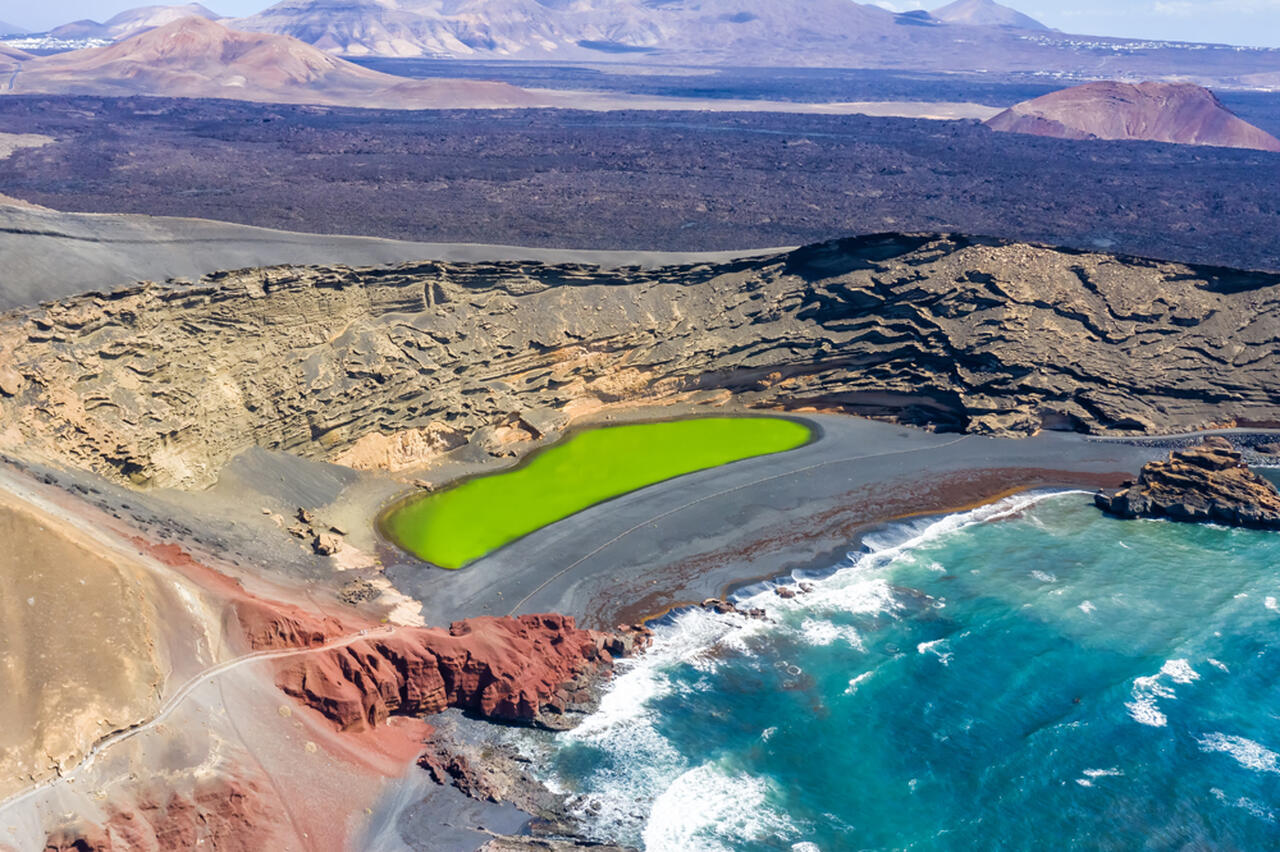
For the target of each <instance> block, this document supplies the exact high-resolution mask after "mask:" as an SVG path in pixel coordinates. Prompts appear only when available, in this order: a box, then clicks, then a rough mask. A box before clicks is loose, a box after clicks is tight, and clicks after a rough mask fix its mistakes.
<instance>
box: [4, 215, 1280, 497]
mask: <svg viewBox="0 0 1280 852" xmlns="http://www.w3.org/2000/svg"><path fill="white" fill-rule="evenodd" d="M1278 348H1280V276H1277V275H1268V274H1262V273H1249V272H1236V271H1231V270H1224V269H1216V268H1207V267H1190V266H1185V265H1181V264H1174V263H1161V262H1155V261H1145V260H1139V259H1133V258H1123V257H1116V256H1111V255H1106V254H1090V253H1081V252H1071V251H1063V250H1056V249H1051V248H1046V247H1041V246H1032V245H1026V244H1019V243H1006V242H1001V241H997V240H989V239H973V238H964V237H957V236H924V235H917V236H911V235H878V236H872V237H862V238H856V239H850V240H842V241H836V242H832V243H826V244H822V245H817V246H811V247H808V248H804V249H800V250H798V251H796V252H792V253H789V254H783V255H777V256H773V257H766V258H760V259H755V260H742V261H735V262H731V263H726V264H722V265H710V264H703V265H694V266H681V267H669V268H664V269H658V270H640V269H623V270H601V269H598V268H596V267H590V266H575V265H558V266H543V265H538V264H521V263H493V264H444V263H424V264H414V265H400V266H393V267H384V268H370V269H350V268H344V267H278V268H270V269H256V270H245V271H239V272H233V273H220V274H218V275H214V276H209V277H207V278H205V279H204V280H203V281H201V282H199V283H198V284H195V285H190V284H172V283H171V284H168V285H157V284H143V285H139V286H137V287H134V288H132V289H127V290H122V291H118V292H115V293H111V294H89V295H85V296H80V297H76V298H71V299H65V300H62V301H59V302H55V303H50V304H46V305H43V306H40V307H34V308H29V309H22V310H18V311H14V312H10V313H8V314H5V315H3V316H0V449H5V450H7V451H9V452H17V453H27V454H36V455H40V456H43V457H46V458H50V459H53V460H59V461H62V462H65V463H69V464H73V465H76V466H83V467H88V468H90V469H93V470H95V471H98V472H100V473H103V474H105V475H107V476H110V477H112V478H116V479H122V480H130V481H132V482H134V483H135V484H143V485H156V486H177V487H184V488H198V487H203V486H206V485H208V484H210V483H212V482H213V481H215V480H216V478H217V475H218V471H219V470H220V468H221V466H222V465H223V464H224V463H225V462H226V461H227V460H228V459H229V458H230V457H231V456H233V455H234V454H235V453H237V452H239V451H240V450H242V449H244V448H246V447H248V446H250V445H254V444H257V445H260V446H264V447H270V448H278V449H283V450H287V451H291V452H295V453H299V454H302V455H305V456H310V457H320V458H328V459H333V460H339V461H344V462H347V463H351V464H353V465H357V466H359V465H362V464H364V465H389V466H394V465H396V464H400V463H412V462H414V461H420V460H423V459H424V458H427V457H429V456H430V455H431V454H433V453H437V452H442V451H444V450H447V449H450V448H452V447H455V446H458V445H460V444H461V443H463V442H465V441H468V440H470V441H473V442H477V443H478V444H479V445H480V446H486V447H488V446H498V445H500V444H501V441H502V440H503V439H504V437H510V435H511V434H512V433H515V434H518V435H521V436H523V435H527V434H534V435H536V434H539V433H541V432H543V431H547V430H548V429H553V428H559V427H561V426H563V425H564V424H565V423H566V422H568V421H569V420H570V419H572V418H573V417H575V416H578V415H581V414H584V413H587V412H590V411H592V410H597V409H599V408H600V407H601V406H603V405H608V404H611V403H629V402H635V403H654V402H666V401H669V402H676V401H692V402H698V401H705V402H723V401H725V400H727V399H730V398H732V399H734V400H735V401H737V402H739V403H742V404H746V405H752V406H758V407H790V408H796V407H802V406H819V407H830V408H840V409H844V410H847V411H852V412H857V413H862V414H869V415H875V416H884V417H890V418H894V419H897V420H900V421H902V422H910V423H916V424H922V425H929V426H932V427H935V428H940V429H951V430H965V431H969V432H974V433H993V434H994V433H1002V434H1019V433H1022V434H1026V433H1031V432H1033V431H1035V430H1037V429H1040V428H1044V427H1049V428H1074V429H1080V430H1086V431H1092V432H1101V431H1116V430H1123V431H1135V432H1143V431H1154V430H1161V431H1163V430H1180V429H1191V428H1195V427H1203V426H1209V425H1214V424H1221V423H1228V422H1269V423H1276V422H1280V382H1276V381H1275V377H1276V376H1277V375H1280V373H1278V372H1277V370H1278V368H1280V355H1278Z"/></svg>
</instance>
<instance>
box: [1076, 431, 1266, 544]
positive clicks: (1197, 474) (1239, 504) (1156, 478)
mask: <svg viewBox="0 0 1280 852" xmlns="http://www.w3.org/2000/svg"><path fill="white" fill-rule="evenodd" d="M1094 502H1095V503H1096V504H1097V506H1098V507H1099V508H1101V509H1102V510H1103V511H1106V512H1109V513H1110V514H1113V515H1118V516H1119V517H1122V518H1139V517H1143V518H1169V519H1171V520H1175V521H1211V522H1213V523H1220V524H1229V525H1231V526H1240V527H1254V528H1258V529H1273V530H1280V491H1277V490H1276V487H1275V486H1274V485H1273V484H1271V482H1269V481H1268V480H1266V479H1264V478H1263V477H1261V476H1259V475H1258V474H1256V473H1254V472H1253V471H1251V470H1249V469H1248V468H1247V467H1246V466H1245V464H1244V462H1243V461H1241V456H1240V453H1239V452H1237V451H1236V450H1235V449H1233V448H1232V446H1231V444H1230V442H1228V441H1227V440H1226V439H1224V438H1220V437H1216V436H1215V437H1211V438H1209V439H1207V440H1206V441H1205V442H1204V443H1203V444H1201V445H1200V446H1198V447H1192V448H1191V449H1186V450H1174V451H1173V452H1171V453H1170V454H1169V458H1168V460H1167V461H1153V462H1150V463H1149V464H1147V465H1145V466H1144V467H1143V468H1142V473H1141V474H1140V475H1139V477H1138V481H1137V482H1135V483H1133V484H1131V485H1128V486H1127V487H1125V488H1123V489H1121V490H1119V491H1115V492H1099V493H1098V494H1097V495H1095V497H1094Z"/></svg>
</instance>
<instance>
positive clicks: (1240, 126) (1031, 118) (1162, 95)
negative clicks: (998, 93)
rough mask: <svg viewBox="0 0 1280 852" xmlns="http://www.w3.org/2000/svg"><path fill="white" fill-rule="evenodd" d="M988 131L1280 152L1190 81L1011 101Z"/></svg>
mask: <svg viewBox="0 0 1280 852" xmlns="http://www.w3.org/2000/svg"><path fill="white" fill-rule="evenodd" d="M986 123H987V126H988V127H990V128H992V129H993V130H999V131H1005V132H1011V133H1027V134H1031V135H1034V136H1053V137H1057V138H1060V139H1111V140H1144V141H1150V142H1173V143H1177V144H1181V145H1216V146H1220V147H1224V148H1252V149H1256V150H1260V151H1280V139H1276V137H1274V136H1272V135H1271V134H1270V133H1267V132H1266V131H1264V130H1261V129H1259V128H1257V127H1254V126H1253V125H1252V124H1249V123H1248V122H1246V121H1244V120H1242V119H1240V118H1239V117H1237V116H1236V115H1235V114H1234V113H1232V112H1231V111H1230V110H1228V109H1227V108H1226V107H1224V106H1223V105H1222V103H1221V102H1220V101H1219V100H1218V99H1217V98H1216V97H1215V96H1214V94H1213V93H1212V92H1210V91H1209V90H1208V89H1205V88H1202V87H1200V86H1196V85H1194V84H1191V83H1158V82H1148V83H1139V84H1138V85H1131V84H1127V83H1117V82H1112V81H1103V82H1098V83H1087V84H1085V85H1082V86H1073V87H1072V88H1070V89H1063V90H1062V91H1058V92H1050V93H1049V94H1047V95H1042V96H1041V97H1038V98H1034V99H1032V100H1029V101H1024V102H1022V103H1020V104H1015V105H1014V106H1012V107H1010V108H1009V109H1007V110H1005V111H1004V112H1002V113H1000V114H999V115H997V116H995V117H993V118H991V119H989V120H988V121H987V122H986Z"/></svg>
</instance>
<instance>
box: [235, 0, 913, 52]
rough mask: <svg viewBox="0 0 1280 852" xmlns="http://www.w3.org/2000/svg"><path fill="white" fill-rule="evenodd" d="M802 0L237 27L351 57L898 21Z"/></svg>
mask: <svg viewBox="0 0 1280 852" xmlns="http://www.w3.org/2000/svg"><path fill="white" fill-rule="evenodd" d="M803 5H804V6H805V7H806V8H805V10H804V16H803V19H798V17H797V14H796V9H795V8H794V4H790V3H784V2H778V0H663V2H655V0H283V2H280V3H277V4H276V5H274V6H272V7H270V8H269V9H267V10H265V11H263V12H261V13H259V14H257V15H253V16H250V17H248V18H241V19H238V20H237V21H235V23H234V25H235V26H237V27H240V28H242V29H245V30H250V31H261V32H276V33H284V34H287V35H292V36H294V37H295V38H298V39H301V40H302V41H306V42H308V43H310V44H314V45H316V46H317V47H320V48H321V49H324V50H329V51H333V52H338V53H344V54H348V55H353V56H360V55H381V56H436V57H444V56H451V57H477V56H487V57H490V58H525V59H527V58H546V57H552V56H554V57H556V58H564V59H597V60H598V59H601V58H606V59H607V58H618V57H626V56H635V55H640V54H645V53H651V52H656V51H662V52H664V53H672V52H677V53H685V54H699V53H708V52H710V53H726V52H727V53H734V52H737V51H740V50H746V51H762V50H763V51H766V52H767V51H769V50H770V48H769V43H770V42H771V41H773V40H775V39H782V40H786V39H788V38H793V37H794V36H795V35H796V34H797V33H803V35H804V37H805V39H806V40H807V41H808V42H810V46H811V48H813V49H814V50H816V51H819V52H821V51H824V50H830V49H831V48H832V47H833V46H834V47H849V46H852V45H854V44H855V43H856V42H858V41H859V40H860V39H862V38H866V37H872V38H878V37H886V36H890V35H892V34H893V31H894V28H895V24H894V17H895V16H894V15H893V13H891V12H888V11H885V10H884V9H880V8H878V7H874V6H864V5H861V4H859V3H855V2H852V1H851V0H804V4H803ZM819 22H821V23H820V25H819ZM775 52H776V51H775ZM738 55H739V56H743V57H744V58H749V57H750V56H751V53H750V52H748V53H746V54H742V53H738Z"/></svg>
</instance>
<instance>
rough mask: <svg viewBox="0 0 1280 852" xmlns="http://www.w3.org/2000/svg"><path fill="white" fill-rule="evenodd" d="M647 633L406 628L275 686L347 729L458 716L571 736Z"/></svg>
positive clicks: (542, 620)
mask: <svg viewBox="0 0 1280 852" xmlns="http://www.w3.org/2000/svg"><path fill="white" fill-rule="evenodd" d="M646 639H647V631H642V630H636V631H625V632H620V633H617V634H609V633H601V632H598V631H594V630H581V629H579V628H578V627H577V626H576V625H575V624H574V620H573V619H572V618H570V617H567V616H561V615H522V616H519V617H507V618H495V617H491V616H484V617H479V618H473V619H468V620H466V621H458V622H455V623H453V624H452V625H450V627H449V629H448V630H442V629H439V628H400V629H398V630H396V631H393V632H391V633H388V634H386V635H378V634H373V635H369V637H368V639H366V640H362V641H359V642H355V643H352V644H350V645H346V646H343V647H338V648H333V649H331V650H328V651H325V652H323V653H318V654H311V655H307V656H299V657H296V658H294V659H293V660H292V661H290V662H288V663H286V664H284V665H283V666H282V667H281V669H280V672H279V675H278V677H277V679H276V683H277V685H278V686H279V687H280V688H281V689H282V690H283V691H284V692H285V693H287V694H289V695H291V696H293V697H294V698H296V699H297V700H298V701H301V702H302V703H304V704H306V705H308V706H309V707H311V708H313V709H315V710H318V711H319V712H320V713H322V714H323V715H324V716H325V717H326V718H328V719H329V720H330V721H332V722H333V723H334V724H335V725H336V726H337V727H338V728H340V729H342V730H352V731H359V730H366V729H371V728H375V727H377V726H378V725H379V724H382V723H384V722H385V721H386V720H387V719H388V718H389V717H390V716H392V715H412V716H421V715H427V714H432V713H439V712H441V711H442V710H446V709H448V708H450V707H456V708H459V709H462V710H465V711H468V712H470V713H474V714H475V715H477V716H480V717H483V718H485V719H492V720H495V721H500V722H505V723H514V724H526V725H534V726H538V727H543V728H552V729H564V728H569V727H572V726H573V724H574V721H573V720H574V718H575V717H577V716H581V715H585V714H586V713H588V712H590V711H591V710H593V709H594V705H595V690H593V689H592V687H593V685H594V683H595V682H596V681H597V680H598V679H599V678H601V677H605V676H607V675H608V673H609V672H610V670H611V669H612V665H613V661H614V659H615V658H616V657H623V656H627V655H629V654H631V653H632V652H634V651H635V650H636V649H637V648H638V647H642V646H643V644H644V642H645V641H646Z"/></svg>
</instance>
